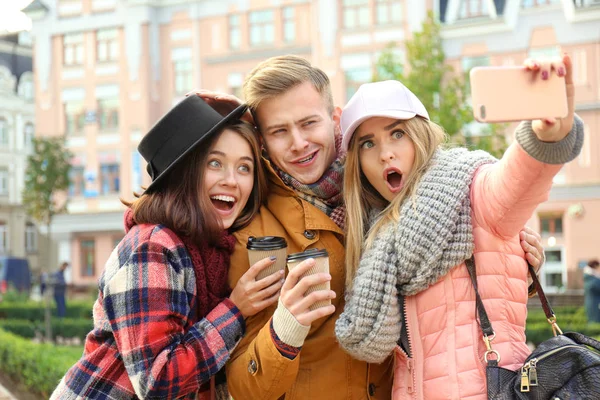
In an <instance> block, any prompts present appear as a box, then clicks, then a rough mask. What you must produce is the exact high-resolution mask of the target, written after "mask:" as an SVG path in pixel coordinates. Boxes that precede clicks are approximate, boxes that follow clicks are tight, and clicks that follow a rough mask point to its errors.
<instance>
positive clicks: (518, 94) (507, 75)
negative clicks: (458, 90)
mask: <svg viewBox="0 0 600 400" xmlns="http://www.w3.org/2000/svg"><path fill="white" fill-rule="evenodd" d="M543 73H544V72H539V71H533V70H529V69H528V68H527V67H525V66H523V67H475V68H473V69H472V70H471V72H470V79H471V99H472V105H473V114H474V116H475V119H476V120H477V121H479V122H510V121H523V120H535V119H543V118H548V117H554V118H564V117H566V116H567V113H568V107H567V94H566V87H565V79H564V77H562V76H558V74H557V73H556V72H550V73H548V72H547V71H546V72H545V74H546V75H545V76H546V79H542V74H543Z"/></svg>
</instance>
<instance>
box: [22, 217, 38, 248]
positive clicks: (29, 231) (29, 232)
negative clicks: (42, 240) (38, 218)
mask: <svg viewBox="0 0 600 400" xmlns="http://www.w3.org/2000/svg"><path fill="white" fill-rule="evenodd" d="M25 251H26V252H27V253H35V252H36V251H37V228H36V227H35V225H34V224H32V223H31V222H28V223H27V225H25Z"/></svg>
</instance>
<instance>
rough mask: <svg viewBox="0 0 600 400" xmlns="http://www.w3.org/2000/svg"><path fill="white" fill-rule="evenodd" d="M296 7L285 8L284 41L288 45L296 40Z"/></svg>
mask: <svg viewBox="0 0 600 400" xmlns="http://www.w3.org/2000/svg"><path fill="white" fill-rule="evenodd" d="M294 14H295V13H294V7H284V8H283V41H284V42H286V43H290V42H293V41H294V40H296V18H295V15H294Z"/></svg>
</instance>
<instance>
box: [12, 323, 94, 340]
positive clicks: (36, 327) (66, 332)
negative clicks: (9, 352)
mask: <svg viewBox="0 0 600 400" xmlns="http://www.w3.org/2000/svg"><path fill="white" fill-rule="evenodd" d="M51 322H52V336H53V339H56V337H57V336H61V337H63V338H74V337H78V338H79V339H81V341H82V342H83V341H84V340H85V336H86V335H87V334H88V333H89V332H90V331H91V330H92V328H93V325H94V323H93V321H92V320H91V319H82V318H79V319H71V318H63V319H61V318H53V319H52V321H51ZM0 328H1V329H4V330H5V331H7V332H12V333H14V334H15V335H19V336H21V337H23V338H28V339H32V338H34V337H35V334H36V332H39V334H40V335H41V336H43V337H45V336H46V325H45V324H44V321H35V322H32V321H29V320H26V319H6V320H0Z"/></svg>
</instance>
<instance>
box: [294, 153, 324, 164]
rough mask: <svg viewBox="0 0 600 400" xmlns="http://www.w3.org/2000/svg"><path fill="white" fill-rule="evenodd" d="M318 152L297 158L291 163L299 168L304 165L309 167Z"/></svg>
mask: <svg viewBox="0 0 600 400" xmlns="http://www.w3.org/2000/svg"><path fill="white" fill-rule="evenodd" d="M318 152H319V151H318V150H317V151H315V152H313V153H311V154H309V155H307V156H305V157H302V158H297V159H296V160H294V161H293V163H294V164H297V165H300V166H304V165H309V164H310V163H311V162H312V161H313V160H314V159H315V157H316V156H317V153H318Z"/></svg>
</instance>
